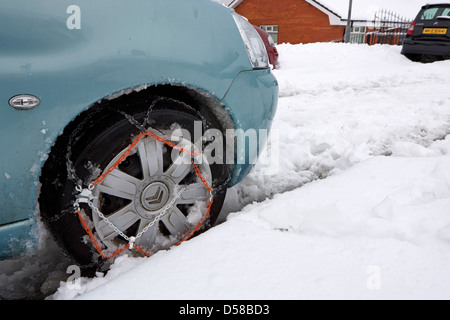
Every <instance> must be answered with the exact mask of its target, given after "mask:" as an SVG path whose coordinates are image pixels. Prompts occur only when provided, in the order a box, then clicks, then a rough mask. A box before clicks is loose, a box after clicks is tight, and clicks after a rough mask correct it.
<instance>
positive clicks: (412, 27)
mask: <svg viewBox="0 0 450 320" xmlns="http://www.w3.org/2000/svg"><path fill="white" fill-rule="evenodd" d="M415 27H416V22H415V21H413V22H412V23H411V25H410V26H409V28H408V32H406V34H407V35H408V36H412V35H413V33H414V28H415Z"/></svg>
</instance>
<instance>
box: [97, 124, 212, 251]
mask: <svg viewBox="0 0 450 320" xmlns="http://www.w3.org/2000/svg"><path fill="white" fill-rule="evenodd" d="M153 133H155V134H157V135H158V136H160V137H164V136H163V135H162V133H160V132H153ZM164 139H166V140H167V141H170V139H168V138H167V137H164ZM174 143H175V144H176V145H177V146H180V147H181V148H183V149H185V150H194V152H195V153H196V154H198V155H197V156H195V157H194V159H195V162H196V164H197V167H198V168H199V170H200V172H201V174H202V177H203V178H204V179H205V180H206V182H207V183H208V185H211V180H212V176H211V170H210V166H209V164H208V162H207V159H206V158H205V157H204V156H203V155H202V154H201V152H199V151H198V150H196V149H195V146H194V145H193V144H192V143H191V142H190V141H188V140H186V139H184V138H182V139H181V141H178V142H174ZM126 150H127V149H124V150H122V151H121V152H120V153H119V154H118V155H117V156H116V157H115V158H114V159H113V160H112V161H111V162H110V163H109V164H108V165H107V166H106V168H109V167H110V166H111V165H113V164H114V163H116V162H117V160H118V159H119V158H120V156H121V155H122V154H123V153H124V152H125V151H126ZM177 152H178V151H177ZM171 154H172V149H171V148H169V147H168V146H167V145H166V144H164V143H163V142H160V141H158V140H156V139H154V138H152V137H145V138H143V139H142V140H140V141H139V143H138V144H137V145H136V147H135V148H134V149H133V152H132V153H130V155H129V156H128V158H132V159H133V161H131V165H130V164H128V165H129V166H130V167H131V168H132V170H127V168H122V167H121V166H118V167H117V168H116V169H115V170H114V171H112V172H110V173H109V174H108V175H107V176H106V177H105V179H104V180H103V181H101V182H100V183H99V184H97V185H96V186H95V188H94V190H93V195H94V201H93V205H94V206H95V208H97V209H98V210H99V211H100V212H102V213H103V214H104V215H105V217H107V219H108V220H109V222H111V223H112V224H113V225H114V226H115V227H116V228H117V229H119V230H120V231H121V232H122V233H124V234H126V235H127V236H128V237H136V236H137V235H139V234H141V236H140V237H138V238H136V240H135V244H136V245H137V246H139V247H140V248H143V249H144V250H146V252H149V253H154V252H156V251H159V250H162V249H168V248H170V247H171V246H173V245H174V244H176V243H178V242H179V241H180V240H182V239H183V238H185V237H186V236H187V235H188V234H189V233H191V232H192V230H193V229H194V228H195V227H196V225H197V224H198V223H199V222H200V221H202V220H203V219H204V216H205V215H206V214H207V202H208V200H209V197H210V194H209V192H208V190H207V189H206V187H205V185H204V184H203V182H202V181H200V179H199V178H198V176H197V175H196V174H195V173H194V169H193V165H192V161H193V158H192V156H191V155H189V154H188V153H186V152H178V153H177V155H176V156H175V157H169V155H171ZM128 158H127V159H128ZM172 158H173V159H172ZM106 171H107V169H105V171H104V172H106ZM183 188H185V189H184V191H183V192H182V193H180V194H179V198H177V199H176V201H175V202H173V199H174V198H175V197H176V196H177V195H178V193H179V192H180V190H182V189H183ZM172 202H173V205H172V206H171V207H170V209H169V210H168V211H167V212H166V213H165V214H164V215H163V216H162V217H160V220H159V221H156V222H155V220H157V219H158V218H157V217H158V216H159V215H160V214H161V212H162V211H163V210H165V208H166V206H167V205H168V204H169V203H172ZM92 220H93V223H94V226H95V230H96V232H97V234H98V236H99V238H100V240H101V241H102V242H103V243H104V244H105V245H106V246H107V247H108V249H111V250H115V249H117V248H119V247H120V246H121V245H123V244H125V243H126V241H125V239H124V238H123V237H122V236H120V235H119V234H118V233H117V231H115V230H114V229H113V228H112V227H111V225H110V224H109V223H108V222H107V221H105V220H104V219H102V218H101V217H100V216H99V214H98V213H96V212H95V210H93V211H92ZM152 223H153V224H152ZM149 225H151V226H150V227H149ZM144 229H146V231H145V232H144V233H143V230H144Z"/></svg>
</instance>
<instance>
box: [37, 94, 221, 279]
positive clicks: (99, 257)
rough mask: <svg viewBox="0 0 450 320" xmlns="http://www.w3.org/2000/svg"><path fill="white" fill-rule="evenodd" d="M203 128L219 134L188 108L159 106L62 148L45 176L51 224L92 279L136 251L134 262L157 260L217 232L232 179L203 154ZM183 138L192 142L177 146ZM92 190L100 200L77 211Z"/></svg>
mask: <svg viewBox="0 0 450 320" xmlns="http://www.w3.org/2000/svg"><path fill="white" fill-rule="evenodd" d="M144 105H147V106H148V102H147V103H144ZM195 122H197V123H201V124H202V129H203V130H204V131H205V130H206V129H208V128H209V127H210V126H209V124H208V122H207V121H206V120H205V119H203V118H202V116H201V115H200V114H198V113H197V112H195V111H194V110H193V109H192V108H190V107H189V106H186V105H185V104H184V103H182V102H179V101H176V100H172V99H167V98H158V97H153V98H152V101H151V108H150V109H149V108H147V107H143V106H142V105H141V104H140V103H138V104H137V105H132V106H127V108H126V109H125V108H124V109H122V110H120V108H118V109H116V108H114V107H110V108H106V109H104V108H103V109H102V111H101V112H91V113H90V114H89V116H86V117H85V118H84V119H83V120H82V121H81V122H80V123H78V124H77V125H75V126H73V128H68V132H65V133H64V134H63V135H62V136H61V137H60V139H58V141H57V143H56V144H55V146H54V147H53V148H52V151H51V153H50V156H49V159H48V161H47V162H46V164H45V165H44V168H43V170H42V175H41V183H42V187H41V194H40V197H39V203H40V210H41V215H42V218H43V221H44V222H45V223H46V224H47V226H48V227H49V229H50V231H51V232H52V234H53V235H54V237H55V239H56V240H57V242H58V243H59V244H60V245H61V247H62V248H63V250H64V251H65V252H66V253H67V254H68V255H69V256H70V257H71V258H73V259H74V260H75V261H76V262H77V263H78V264H79V265H81V266H82V267H84V269H85V270H91V271H92V270H98V269H99V268H100V269H101V268H102V267H103V269H104V268H107V267H108V265H109V263H106V262H110V261H112V259H110V258H111V257H112V256H115V254H114V253H117V252H121V248H122V249H123V248H125V246H127V244H128V246H129V244H130V241H132V242H133V246H134V248H139V250H138V251H137V250H127V252H131V253H132V254H138V255H142V254H145V255H151V254H154V253H156V252H157V251H159V250H166V249H169V248H170V247H172V246H173V245H175V244H177V243H179V242H180V241H183V240H185V239H187V238H188V237H190V236H192V235H193V234H198V233H200V232H202V231H204V230H207V229H208V228H209V227H210V226H211V225H212V224H213V223H214V222H215V220H216V219H217V217H218V215H219V213H220V209H221V207H222V204H223V201H224V198H225V193H226V182H227V180H228V178H229V170H228V168H227V167H226V166H225V165H224V164H217V163H208V159H206V157H205V156H204V155H203V154H202V153H201V150H198V149H195V147H193V146H196V145H198V143H195V142H196V141H193V138H194V123H195ZM175 128H178V129H184V130H185V132H187V133H189V134H185V136H182V137H178V138H176V137H173V136H172V132H173V130H174V129H175ZM204 131H203V132H204ZM139 137H140V138H139ZM191 137H192V138H191ZM200 147H202V144H201V143H200ZM192 151H193V152H192ZM125 153H127V154H128V156H126V157H124V154H125ZM194 161H195V163H197V164H196V166H194V165H193V162H194ZM88 186H90V188H88ZM208 187H210V189H208ZM83 188H84V190H88V191H87V192H88V193H89V192H91V194H90V200H89V201H81V203H80V204H79V210H75V209H74V203H79V202H80V191H81V190H82V189H83ZM211 190H212V191H213V192H212V193H210V191H211ZM77 199H78V201H77ZM210 201H212V206H211V207H210V208H209V205H210ZM86 202H87V203H86ZM200 225H201V226H202V228H201V229H199V226H200ZM131 239H132V240H131ZM96 242H98V243H96Z"/></svg>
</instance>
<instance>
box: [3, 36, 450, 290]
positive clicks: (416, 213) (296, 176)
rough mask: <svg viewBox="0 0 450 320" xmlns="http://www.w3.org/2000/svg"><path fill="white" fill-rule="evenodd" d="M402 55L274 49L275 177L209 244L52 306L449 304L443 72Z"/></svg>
mask: <svg viewBox="0 0 450 320" xmlns="http://www.w3.org/2000/svg"><path fill="white" fill-rule="evenodd" d="M400 49H401V48H400V47H391V46H375V47H368V46H365V45H344V44H310V45H295V46H291V45H280V46H279V51H280V56H281V58H280V63H281V68H280V69H279V70H276V71H275V75H276V76H277V78H278V80H279V83H280V101H279V110H278V113H277V116H276V119H275V121H274V126H273V132H275V134H278V135H279V137H280V139H279V143H278V145H279V155H280V158H279V168H278V169H279V170H278V171H277V173H276V174H266V173H267V171H265V170H266V168H264V166H257V167H256V168H255V170H254V171H253V172H252V173H251V174H250V175H249V176H248V177H247V178H246V179H245V181H243V182H242V183H241V184H239V185H238V186H236V187H234V188H233V189H231V190H230V192H229V194H228V196H227V200H226V204H225V208H224V214H223V217H226V216H227V214H228V213H230V212H231V214H230V215H229V216H228V218H227V219H226V220H225V218H224V220H225V222H224V223H222V224H221V225H219V226H217V227H215V228H213V229H212V230H210V231H208V232H207V233H205V234H203V235H201V236H199V237H197V238H195V239H192V240H190V241H189V242H186V243H184V244H182V245H181V246H179V247H176V248H173V249H171V250H170V251H167V252H160V253H158V254H156V255H155V256H153V257H151V258H148V259H147V258H145V259H144V258H141V259H137V258H129V257H121V258H119V259H118V260H117V261H116V263H115V264H114V265H113V266H112V269H111V271H110V272H109V273H108V274H107V275H99V276H98V277H96V278H94V279H82V281H81V285H80V287H79V288H75V289H74V288H69V287H68V286H67V284H66V283H62V284H61V286H60V287H59V289H58V291H57V292H56V294H54V295H53V296H50V298H53V299H73V298H80V299H108V298H110V299H124V298H126V299H128V298H129V299H134V298H139V299H319V298H321V299H323V298H325V299H333V298H339V299H347V298H348V299H355V298H356V299H359V298H362V299H397V298H398V299H405V298H406V299H408V298H425V299H426V298H430V299H431V298H433V299H439V298H445V299H448V298H450V289H449V288H450V276H449V275H448V272H447V270H448V265H449V264H450V91H449V90H448V75H449V74H450V61H446V62H439V63H434V64H427V65H424V64H418V63H412V62H410V61H408V60H407V59H405V58H404V57H403V56H401V55H400ZM262 162H264V159H262ZM61 264H62V265H64V263H63V262H61ZM43 265H45V263H44V264H43ZM24 268H25V267H24ZM58 270H59V271H58V272H54V273H55V279H57V278H58V277H57V276H56V275H59V276H60V275H61V270H62V267H61V266H60V265H59V266H58ZM10 273H11V274H10V275H9V276H8V279H9V280H7V281H8V284H9V285H10V286H14V283H13V280H12V279H16V281H15V283H16V284H15V285H17V283H18V282H20V279H21V278H20V276H19V275H18V273H15V274H13V273H12V271H11V272H10ZM23 273H24V272H22V274H23ZM25 273H26V272H25ZM22 276H23V275H22ZM67 276H68V275H67ZM28 278H29V277H28ZM5 279H6V277H3V278H2V276H1V275H0V283H1V282H2V281H3V283H5V282H6V280H5ZM23 285H24V286H25V284H23ZM1 293H2V291H0V296H1Z"/></svg>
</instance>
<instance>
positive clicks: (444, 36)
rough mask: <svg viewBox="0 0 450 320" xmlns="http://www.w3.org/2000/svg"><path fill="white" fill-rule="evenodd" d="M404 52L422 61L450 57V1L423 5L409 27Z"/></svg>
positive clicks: (407, 55) (414, 59) (408, 56)
mask: <svg viewBox="0 0 450 320" xmlns="http://www.w3.org/2000/svg"><path fill="white" fill-rule="evenodd" d="M402 54H403V55H404V56H406V57H407V58H409V59H411V60H413V61H421V62H434V61H438V60H445V59H450V3H445V4H444V3H443V4H433V5H426V6H423V7H422V9H421V10H420V12H419V14H418V15H417V17H416V19H415V20H414V21H413V22H412V24H411V26H410V27H409V29H408V32H407V36H406V38H405V40H404V42H403V48H402Z"/></svg>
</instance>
